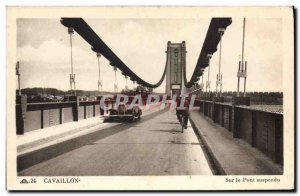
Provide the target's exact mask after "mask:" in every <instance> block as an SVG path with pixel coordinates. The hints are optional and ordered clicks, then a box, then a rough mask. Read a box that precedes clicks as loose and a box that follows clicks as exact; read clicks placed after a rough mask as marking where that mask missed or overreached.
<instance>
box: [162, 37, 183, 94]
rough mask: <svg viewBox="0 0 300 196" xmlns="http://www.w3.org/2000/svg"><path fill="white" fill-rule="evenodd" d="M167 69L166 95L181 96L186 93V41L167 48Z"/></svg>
mask: <svg viewBox="0 0 300 196" xmlns="http://www.w3.org/2000/svg"><path fill="white" fill-rule="evenodd" d="M166 53H167V68H166V92H165V93H166V94H167V95H170V96H172V95H175V94H177V95H180V94H181V93H183V91H185V88H184V82H183V80H184V78H183V77H184V75H183V74H184V73H183V69H184V67H185V63H186V47H185V41H183V42H182V43H171V42H170V41H168V46H167V51H166Z"/></svg>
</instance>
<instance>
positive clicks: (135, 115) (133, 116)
mask: <svg viewBox="0 0 300 196" xmlns="http://www.w3.org/2000/svg"><path fill="white" fill-rule="evenodd" d="M130 100H131V101H132V98H131V99H130ZM130 103H131V102H128V103H127V104H124V103H120V104H119V105H114V107H113V108H111V109H109V115H108V116H106V118H105V119H104V122H112V121H125V122H133V121H135V120H139V119H140V118H141V115H142V110H141V108H140V106H139V105H138V104H135V105H133V106H130Z"/></svg>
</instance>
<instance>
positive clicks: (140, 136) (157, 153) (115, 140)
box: [18, 109, 212, 176]
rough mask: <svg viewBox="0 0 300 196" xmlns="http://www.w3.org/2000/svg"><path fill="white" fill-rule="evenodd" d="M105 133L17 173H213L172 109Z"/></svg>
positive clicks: (44, 174)
mask: <svg viewBox="0 0 300 196" xmlns="http://www.w3.org/2000/svg"><path fill="white" fill-rule="evenodd" d="M102 132H103V133H102ZM109 132H110V134H107V133H106V131H101V130H99V131H98V133H97V134H98V138H100V139H96V140H91V141H92V142H87V143H86V144H85V145H82V146H80V147H78V148H76V149H73V150H71V151H69V152H66V153H63V154H61V155H59V156H56V157H54V158H52V159H50V160H47V161H44V162H41V163H38V164H36V165H34V166H31V167H29V168H27V169H25V170H22V171H20V172H19V173H18V175H21V176H110V175H112V176H113V175H115V176H118V175H119V176H120V175H129V176H130V175H212V172H211V169H210V167H209V164H208V162H207V160H206V158H205V155H204V153H203V151H202V148H201V145H202V144H201V143H199V140H198V138H197V136H196V135H195V133H194V131H193V129H192V128H191V126H190V125H189V126H188V129H186V130H185V131H184V133H181V127H180V124H179V123H178V121H177V118H176V115H175V111H174V110H171V109H170V110H167V111H166V112H160V113H158V115H153V116H152V117H151V118H148V119H146V118H145V119H142V120H141V121H139V122H135V123H131V124H130V126H129V125H125V126H122V127H121V128H120V127H116V128H114V127H112V128H111V129H110V130H109ZM101 134H103V136H101ZM82 139H84V138H82Z"/></svg>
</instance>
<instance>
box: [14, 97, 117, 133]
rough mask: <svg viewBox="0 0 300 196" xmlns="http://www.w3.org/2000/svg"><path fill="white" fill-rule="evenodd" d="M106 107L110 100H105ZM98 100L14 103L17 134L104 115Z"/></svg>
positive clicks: (110, 103) (111, 104)
mask: <svg viewBox="0 0 300 196" xmlns="http://www.w3.org/2000/svg"><path fill="white" fill-rule="evenodd" d="M105 104H106V107H108V109H110V108H112V107H113V104H114V103H113V102H112V101H106V102H105ZM105 112H106V113H107V112H108V110H106V111H104V110H102V109H100V101H99V100H98V101H80V102H79V101H68V102H43V103H26V104H21V103H19V104H16V125H17V134H24V132H28V131H33V130H37V129H43V128H46V127H50V126H55V125H58V124H63V123H67V122H71V121H78V120H81V119H87V118H91V117H95V116H100V115H104V113H105Z"/></svg>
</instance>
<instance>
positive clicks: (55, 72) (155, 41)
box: [17, 18, 282, 92]
mask: <svg viewBox="0 0 300 196" xmlns="http://www.w3.org/2000/svg"><path fill="white" fill-rule="evenodd" d="M85 21H86V22H87V23H88V24H89V25H90V26H91V27H92V28H93V29H94V31H95V32H96V33H97V34H98V36H99V37H100V38H101V39H102V40H103V41H104V42H105V43H106V44H107V45H108V46H109V47H110V48H111V49H112V51H114V53H115V54H116V55H117V56H119V58H120V59H122V61H123V62H125V64H126V65H127V66H129V68H130V69H131V70H133V71H134V72H135V73H136V74H137V75H139V76H140V77H141V78H142V79H144V80H145V81H147V82H149V83H156V82H157V81H158V80H159V79H160V77H161V75H162V72H163V70H164V67H165V64H166V53H165V51H166V49H167V42H168V41H171V42H172V43H180V42H182V41H185V42H186V50H187V54H186V55H187V56H186V61H187V62H186V65H187V79H188V80H189V79H190V77H191V75H192V73H193V70H194V68H195V65H196V62H197V60H198V56H199V54H200V51H201V48H202V44H203V41H204V39H205V36H206V33H207V30H208V27H209V23H210V18H207V19H205V18H203V19H165V18H164V19H85ZM242 27H243V19H242V18H233V19H232V24H231V25H230V26H228V27H227V29H226V31H225V34H224V36H223V39H222V61H221V73H222V75H223V91H235V90H236V89H237V70H238V62H239V58H240V56H241V51H242V31H243V28H242ZM218 47H219V46H218ZM281 54H282V21H281V19H279V18H278V19H276V18H272V19H267V18H266V19H262V18H250V19H246V31H245V60H246V61H247V62H248V74H247V76H248V77H247V91H282V56H281ZM218 57H219V50H218V51H217V52H215V53H214V55H213V57H212V59H211V61H210V80H211V83H212V86H211V89H212V90H215V88H216V85H215V84H216V82H215V81H216V74H217V72H218V65H219V58H218ZM70 58H71V55H70V38H69V35H68V33H67V28H66V27H65V26H63V25H62V24H61V23H60V19H25V18H21V19H17V59H18V61H19V62H20V71H21V88H32V87H49V88H57V89H60V90H69V88H70V84H69V74H70V69H71V68H70V67H71V66H70ZM73 62H74V64H73V66H74V73H75V74H76V88H77V89H81V90H97V81H98V64H97V63H98V61H97V57H96V54H95V53H94V52H93V51H92V50H91V47H90V45H89V44H88V43H87V42H85V40H84V39H83V38H82V37H81V36H80V35H78V34H77V33H76V32H75V34H74V36H73ZM100 64H101V79H102V84H103V90H104V91H113V90H114V71H113V68H112V67H111V66H110V65H109V62H108V61H107V60H106V59H105V58H104V57H102V58H101V59H100ZM203 79H204V82H205V81H206V80H207V70H205V72H204V78H203ZM200 82H201V80H200ZM117 83H118V87H119V90H121V89H123V88H124V87H125V78H124V76H123V75H121V73H120V71H117ZM242 85H243V83H242ZM128 86H129V88H132V86H133V84H132V82H131V81H130V80H129V79H128ZM164 90H165V82H164V83H163V84H162V85H161V86H160V87H158V88H157V89H155V91H156V92H164Z"/></svg>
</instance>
